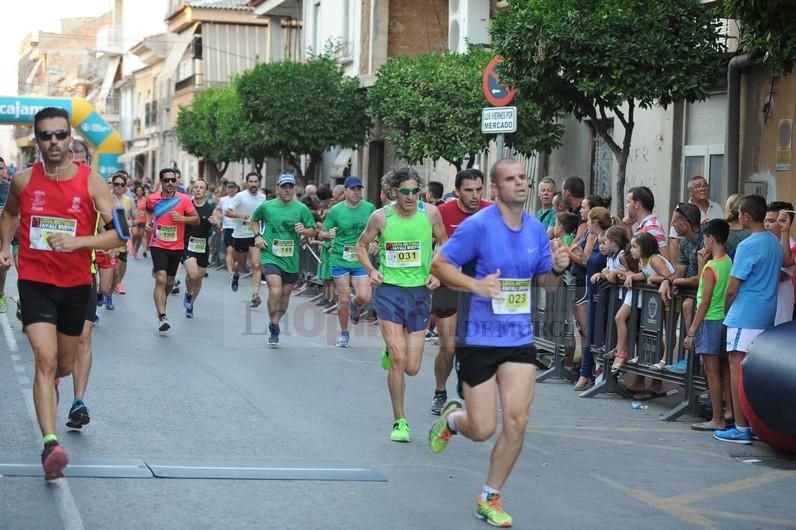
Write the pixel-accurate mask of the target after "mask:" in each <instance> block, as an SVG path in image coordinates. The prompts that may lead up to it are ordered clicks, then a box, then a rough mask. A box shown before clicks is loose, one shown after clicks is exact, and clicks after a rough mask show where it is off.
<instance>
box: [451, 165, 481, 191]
mask: <svg viewBox="0 0 796 530" xmlns="http://www.w3.org/2000/svg"><path fill="white" fill-rule="evenodd" d="M478 179H481V182H483V181H484V174H483V173H481V170H480V169H475V168H470V169H462V170H461V171H459V172H458V173H456V182H455V183H454V187H455V188H456V189H457V190H458V189H459V188H461V187H462V182H464V181H465V180H478Z"/></svg>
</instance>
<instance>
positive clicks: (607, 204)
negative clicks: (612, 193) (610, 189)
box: [586, 195, 611, 210]
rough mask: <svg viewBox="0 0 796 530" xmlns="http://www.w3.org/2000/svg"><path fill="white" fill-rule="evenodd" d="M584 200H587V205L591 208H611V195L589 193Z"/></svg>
mask: <svg viewBox="0 0 796 530" xmlns="http://www.w3.org/2000/svg"><path fill="white" fill-rule="evenodd" d="M586 200H587V201H589V207H591V208H598V207H602V208H608V209H609V210H610V209H611V197H603V196H602V195H589V196H587V197H586Z"/></svg>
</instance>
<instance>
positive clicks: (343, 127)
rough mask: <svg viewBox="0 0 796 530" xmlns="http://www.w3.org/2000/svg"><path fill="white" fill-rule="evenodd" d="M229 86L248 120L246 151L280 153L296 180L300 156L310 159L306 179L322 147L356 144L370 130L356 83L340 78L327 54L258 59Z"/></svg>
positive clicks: (323, 148) (263, 153) (361, 92)
mask: <svg viewBox="0 0 796 530" xmlns="http://www.w3.org/2000/svg"><path fill="white" fill-rule="evenodd" d="M235 86H236V89H237V91H238V96H239V97H240V100H241V105H242V109H243V112H244V117H245V119H246V120H247V121H248V122H249V127H248V131H247V132H246V133H245V134H244V136H245V144H246V145H247V149H248V150H249V151H252V152H255V151H256V152H257V153H258V154H259V156H262V157H265V156H273V157H284V159H285V160H286V161H287V162H288V163H289V164H290V165H292V166H293V167H294V168H295V170H296V173H297V175H298V176H299V178H303V176H304V175H302V172H301V165H300V160H299V159H300V157H301V155H308V156H309V157H310V163H309V165H308V167H307V178H309V179H312V178H314V177H315V176H316V175H315V173H316V169H317V168H318V167H319V164H320V162H321V157H322V155H323V152H324V151H326V150H327V149H329V148H331V147H334V146H337V145H339V146H342V147H348V148H355V147H358V146H359V145H361V144H362V143H363V142H364V141H365V138H366V136H367V133H368V131H369V130H370V126H371V121H370V117H369V116H368V114H367V98H366V96H365V94H364V92H363V91H362V90H361V89H360V88H359V81H358V80H357V79H356V78H353V77H347V76H345V75H344V74H343V71H342V69H341V68H340V66H339V65H338V64H337V63H336V62H335V61H334V59H332V58H331V57H329V56H328V55H323V56H319V57H315V58H312V59H310V60H309V61H307V62H303V63H297V62H291V61H285V62H278V63H261V64H258V65H257V66H255V67H254V68H253V69H251V70H248V71H246V72H245V73H243V74H242V75H241V76H240V77H239V78H238V79H237V80H236V83H235Z"/></svg>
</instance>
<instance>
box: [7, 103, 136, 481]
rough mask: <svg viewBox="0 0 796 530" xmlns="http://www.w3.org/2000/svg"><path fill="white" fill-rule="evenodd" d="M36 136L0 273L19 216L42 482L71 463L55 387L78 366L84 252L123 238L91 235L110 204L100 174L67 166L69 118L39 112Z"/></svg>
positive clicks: (14, 187) (18, 186)
mask: <svg viewBox="0 0 796 530" xmlns="http://www.w3.org/2000/svg"><path fill="white" fill-rule="evenodd" d="M33 130H34V133H35V135H36V144H37V146H38V148H39V152H40V153H41V157H42V161H41V162H37V163H36V164H35V165H34V166H33V167H32V168H31V169H28V170H25V171H20V172H19V173H17V174H16V176H15V177H14V180H13V181H12V182H11V189H10V192H9V194H8V202H7V203H6V206H5V209H4V210H3V213H2V216H0V268H2V269H8V268H9V267H10V266H11V263H12V256H11V238H12V236H13V233H14V230H15V228H16V225H17V218H19V220H20V228H19V234H20V245H19V261H18V270H19V283H18V287H19V299H20V304H21V308H22V324H23V326H24V330H25V333H26V334H27V336H28V340H29V341H30V345H31V348H32V349H33V353H34V357H35V363H36V376H35V379H34V382H33V401H34V403H35V405H36V414H37V416H38V420H39V427H40V428H41V433H42V436H43V437H44V440H43V441H44V451H43V452H42V467H43V468H44V476H45V478H46V479H53V478H57V477H60V476H63V469H64V467H66V465H67V463H68V462H69V458H68V457H67V455H66V452H65V451H64V450H63V449H62V448H61V447H60V446H59V445H58V439H57V437H56V435H55V412H56V396H55V384H54V382H55V379H56V378H57V377H62V376H65V375H68V374H70V373H71V372H72V369H73V367H74V364H75V357H76V352H77V349H78V342H79V339H80V333H81V331H82V329H83V320H84V317H85V314H86V306H87V304H88V296H89V291H90V289H91V273H90V270H91V268H90V267H91V252H90V251H89V250H87V249H90V248H103V249H110V248H113V247H115V246H119V245H121V244H122V243H123V240H122V239H121V237H119V235H118V234H117V233H116V231H115V230H113V229H111V230H109V231H106V232H103V233H101V234H99V235H97V236H94V235H93V233H94V221H95V219H96V216H97V212H98V211H99V212H100V213H101V215H102V218H103V221H102V224H106V223H109V222H111V212H112V209H113V199H111V194H110V191H109V190H108V187H107V186H106V185H105V182H103V180H102V179H101V178H100V177H99V176H98V175H96V174H95V173H92V172H91V170H90V169H89V168H88V167H87V166H83V165H79V164H74V163H72V160H71V158H70V153H69V144H70V142H71V129H70V125H69V114H68V113H67V112H66V111H65V110H64V109H59V108H54V107H47V108H45V109H42V110H41V111H39V112H38V113H37V114H36V116H35V117H34V122H33ZM111 226H112V225H111Z"/></svg>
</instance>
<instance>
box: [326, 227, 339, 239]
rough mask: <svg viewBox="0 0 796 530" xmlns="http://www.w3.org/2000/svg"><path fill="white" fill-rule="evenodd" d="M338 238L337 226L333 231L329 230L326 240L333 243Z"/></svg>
mask: <svg viewBox="0 0 796 530" xmlns="http://www.w3.org/2000/svg"><path fill="white" fill-rule="evenodd" d="M336 237H337V227H336V226H334V227H332V229H331V230H329V231H328V232H326V239H328V240H329V241H332V240H334V238H336Z"/></svg>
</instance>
